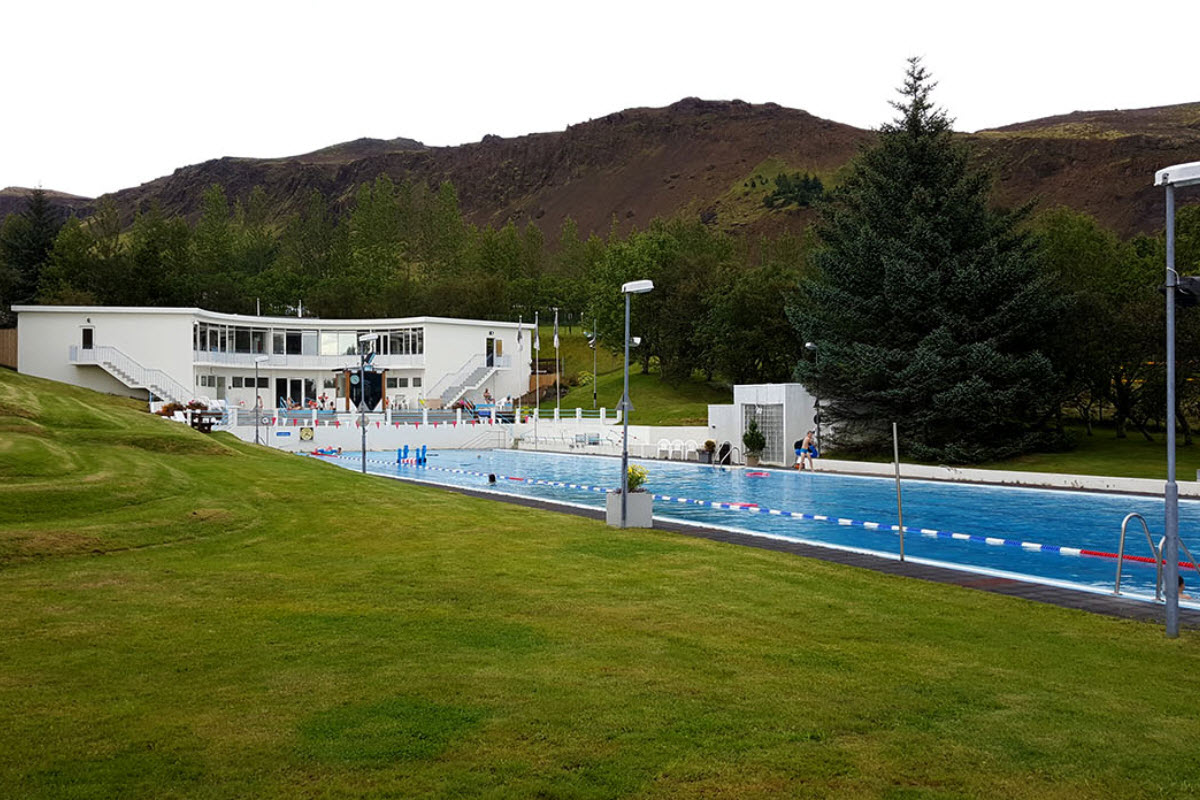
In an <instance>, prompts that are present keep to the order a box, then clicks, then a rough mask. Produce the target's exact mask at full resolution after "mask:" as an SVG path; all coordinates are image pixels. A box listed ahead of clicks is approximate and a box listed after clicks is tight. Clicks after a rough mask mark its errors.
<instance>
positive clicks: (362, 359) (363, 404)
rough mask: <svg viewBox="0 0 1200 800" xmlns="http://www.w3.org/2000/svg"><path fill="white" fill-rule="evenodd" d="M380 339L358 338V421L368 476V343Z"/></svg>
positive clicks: (374, 337)
mask: <svg viewBox="0 0 1200 800" xmlns="http://www.w3.org/2000/svg"><path fill="white" fill-rule="evenodd" d="M378 338H379V334H378V333H364V334H363V335H362V336H359V337H358V419H359V425H361V426H362V472H363V475H366V474H367V343H368V342H374V341H375V340H376V339H378Z"/></svg>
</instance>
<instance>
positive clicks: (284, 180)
mask: <svg viewBox="0 0 1200 800" xmlns="http://www.w3.org/2000/svg"><path fill="white" fill-rule="evenodd" d="M962 135H963V136H964V137H966V138H967V139H968V140H970V141H971V142H972V144H974V145H975V147H976V152H977V157H978V159H979V160H980V162H981V164H982V165H983V166H985V167H987V168H988V169H990V170H991V171H992V172H993V173H994V175H995V177H996V190H995V196H996V199H997V201H998V202H999V203H1001V204H1004V205H1017V204H1020V203H1023V202H1025V201H1027V200H1029V199H1031V198H1038V200H1039V202H1040V204H1041V205H1043V206H1047V205H1056V204H1065V205H1068V206H1071V207H1074V208H1078V209H1081V210H1084V211H1088V212H1089V213H1092V214H1094V215H1095V216H1096V217H1098V218H1099V219H1100V220H1101V221H1102V222H1103V223H1104V224H1106V225H1108V226H1110V227H1112V228H1113V229H1114V230H1116V231H1118V232H1119V233H1121V234H1123V235H1128V234H1131V233H1135V232H1139V231H1150V230H1153V229H1155V228H1158V227H1161V225H1162V217H1163V197H1162V191H1161V190H1156V189H1154V188H1153V187H1152V186H1151V180H1152V177H1153V174H1154V171H1155V170H1156V169H1159V168H1161V167H1163V166H1166V165H1169V164H1174V163H1179V162H1183V161H1194V160H1200V103H1194V104H1187V105H1179V106H1167V107H1163V108H1150V109H1141V110H1136V111H1106V112H1075V113H1072V114H1068V115H1065V116H1059V117H1050V118H1047V119H1042V120H1034V121H1031V122H1024V123H1019V124H1015V125H1010V126H1006V127H1003V128H996V129H994V130H986V131H979V132H976V133H973V134H962ZM873 136H874V134H873V133H872V132H871V131H867V130H862V129H859V128H855V127H852V126H849V125H843V124H841V123H837V122H832V121H830V120H825V119H821V118H818V117H815V116H813V115H811V114H808V113H807V112H804V111H800V110H796V109H788V108H783V107H781V106H778V105H775V104H773V103H766V104H760V105H752V104H749V103H744V102H741V101H738V100H733V101H705V100H698V99H695V98H687V99H684V100H681V101H680V102H678V103H675V104H673V105H670V106H668V107H666V108H635V109H629V110H626V111H620V112H617V113H614V114H610V115H608V116H606V117H602V118H600V119H595V120H589V121H588V122H584V123H580V124H578V125H572V126H570V127H568V128H567V130H565V131H561V132H554V133H535V134H530V135H527V136H520V137H515V138H509V139H505V138H500V137H497V136H486V137H484V139H483V140H482V141H480V142H476V143H472V144H464V145H459V146H456V147H427V146H425V145H423V144H421V143H420V142H417V141H414V140H411V139H392V140H386V141H385V140H379V139H358V140H355V141H352V142H347V143H344V144H339V145H334V146H332V147H327V148H324V149H321V150H317V151H315V152H312V153H307V154H305V155H299V156H292V157H287V158H276V159H249V158H220V159H215V160H212V161H207V162H204V163H202V164H196V165H193V166H188V167H181V168H180V169H177V170H176V171H175V172H174V173H172V174H171V175H167V176H164V177H162V178H158V179H156V180H154V181H150V182H149V183H146V184H143V185H141V186H138V187H134V188H130V189H124V190H122V191H119V192H116V193H114V195H113V198H114V199H115V200H116V202H117V203H118V205H119V207H120V208H121V209H122V212H123V213H124V214H125V215H126V216H127V217H128V218H130V219H131V218H132V215H133V213H134V211H135V210H136V209H138V208H142V207H145V206H146V205H147V204H148V203H150V202H151V201H152V200H157V201H158V202H159V203H160V204H161V205H162V207H163V208H164V210H165V211H167V212H168V213H179V214H184V215H188V216H194V215H195V214H196V213H197V211H198V209H199V206H200V198H201V195H202V193H203V192H204V190H205V189H206V188H207V187H209V186H210V185H212V184H213V183H220V184H222V185H224V186H225V188H226V190H227V192H228V193H229V195H230V196H231V197H245V196H246V195H247V194H248V193H249V192H250V191H251V189H252V188H253V187H254V186H256V185H261V186H262V187H263V188H264V189H265V190H266V192H267V195H268V197H269V198H270V199H271V202H272V203H273V207H274V210H275V214H276V215H277V216H278V217H279V218H280V219H282V218H283V217H285V216H286V215H287V214H289V213H291V212H292V211H295V210H297V209H299V208H300V207H301V205H302V204H303V202H304V201H305V199H306V198H307V196H308V195H309V193H310V192H311V191H312V190H314V189H317V190H320V191H321V192H324V193H325V194H326V195H327V196H329V197H331V198H333V199H334V200H335V202H337V203H340V204H346V203H348V202H349V201H350V199H351V198H352V196H353V193H354V191H355V189H356V187H357V186H358V185H359V184H361V183H362V182H364V181H369V180H372V179H374V178H375V177H376V176H377V175H379V174H380V173H386V174H388V175H390V176H391V177H392V178H393V179H395V180H397V181H400V180H406V179H407V180H414V181H425V182H427V183H429V184H431V185H436V184H438V183H440V182H442V181H444V180H449V181H452V182H453V183H454V185H455V187H456V188H457V190H458V193H459V198H460V203H461V207H462V210H463V212H464V213H465V214H466V215H467V217H468V218H469V219H470V220H471V221H473V222H475V223H476V224H480V225H485V224H491V225H503V224H505V223H506V222H508V221H510V220H512V221H514V222H516V223H517V224H518V225H522V224H524V223H525V222H527V221H530V220H532V221H535V222H537V224H538V225H539V226H541V227H542V228H543V230H544V231H545V232H546V233H547V234H551V235H552V234H553V232H554V231H556V230H557V229H558V227H559V226H560V225H561V224H562V221H563V220H564V219H565V218H567V217H568V216H569V217H571V218H573V219H574V220H575V221H576V222H577V223H578V225H579V228H580V230H581V231H582V232H584V233H587V232H592V231H594V232H597V233H601V234H604V233H606V232H607V231H608V230H609V229H610V228H611V227H612V226H613V225H614V224H615V225H616V226H617V227H618V229H619V230H621V231H625V230H628V229H629V228H631V227H633V226H644V225H645V224H647V223H648V222H649V221H650V220H651V219H653V218H654V217H656V216H665V215H672V214H681V213H682V214H687V215H695V216H698V217H699V218H701V219H704V220H705V221H707V222H711V223H713V224H716V225H720V226H722V227H724V228H727V229H730V230H737V231H745V232H749V233H759V232H776V231H779V230H784V229H797V228H799V227H801V226H803V225H804V223H805V222H806V220H807V219H808V218H809V215H810V212H807V211H796V210H794V209H793V210H790V211H781V210H774V211H772V210H769V209H767V208H766V207H765V206H764V205H763V202H762V200H763V196H764V195H765V194H767V193H768V192H769V191H770V189H769V188H767V187H768V186H769V185H770V182H771V181H772V180H773V179H774V177H775V176H776V175H778V174H779V173H780V172H789V173H790V172H809V173H812V174H815V175H817V176H819V177H821V178H822V180H824V181H825V182H826V183H828V182H829V181H831V180H836V179H837V171H838V170H839V169H840V168H841V167H843V166H844V165H845V164H846V163H847V162H848V161H849V160H850V159H851V158H852V157H853V156H854V154H855V152H857V150H858V149H859V148H860V147H861V146H863V145H864V144H867V143H869V142H870V141H871V140H872V138H873ZM1187 199H1188V198H1183V197H1181V200H1184V201H1186V200H1187ZM76 200H78V201H80V202H81V203H82V204H83V205H81V206H80V208H81V209H82V208H86V207H87V206H86V203H87V202H88V201H87V200H86V198H76ZM0 213H3V207H2V206H0ZM78 213H83V212H82V211H80V212H78Z"/></svg>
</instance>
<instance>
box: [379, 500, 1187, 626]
mask: <svg viewBox="0 0 1200 800" xmlns="http://www.w3.org/2000/svg"><path fill="white" fill-rule="evenodd" d="M400 480H403V479H402V478H401V479H400ZM444 488H446V489H447V490H449V491H452V492H458V493H459V494H465V495H470V496H472V497H481V498H484V499H487V500H493V501H500V502H505V503H510V504H512V505H518V506H524V507H526V508H538V509H542V510H546V511H554V512H557V513H560V514H572V515H575V516H580V517H588V518H591V519H599V520H603V519H604V510H603V509H591V508H582V507H577V506H565V505H560V504H558V503H547V502H544V501H541V500H535V499H532V498H526V497H515V496H512V495H501V494H498V493H495V492H480V491H475V490H472V489H467V488H463V487H455V486H446V487H444ZM654 529H655V530H665V531H671V532H673V533H678V534H681V535H683V536H693V537H696V538H699V539H708V540H710V541H714V542H724V543H725V544H732V545H737V546H739V547H754V548H757V549H759V550H773V551H775V552H778V553H790V554H792V555H796V556H801V557H804V558H813V559H817V560H818V561H827V562H831V563H834V564H844V565H846V566H849V567H858V568H860V569H869V570H872V571H874V572H879V573H883V574H885V575H899V576H902V577H905V578H915V579H917V580H923V581H932V582H934V583H945V584H950V585H952V586H961V587H963V588H965V589H974V590H976V591H981V592H990V593H992V594H1002V595H1006V596H1008V597H1018V598H1021V599H1022V600H1029V601H1032V602H1035V603H1047V604H1049V605H1055V606H1059V607H1061V608H1073V609H1076V610H1079V611H1088V612H1091V613H1093V614H1103V615H1105V616H1109V617H1120V618H1122V619H1131V620H1138V621H1141V622H1152V623H1156V624H1159V625H1162V624H1164V614H1165V611H1164V608H1163V605H1162V604H1161V603H1150V602H1146V601H1144V600H1134V599H1130V598H1127V597H1118V596H1116V595H1109V594H1099V593H1094V592H1085V591H1078V590H1074V589H1065V588H1061V587H1058V586H1047V585H1045V584H1040V583H1033V582H1030V581H1019V580H1013V579H1011V578H1003V577H995V576H990V575H981V574H978V573H973V572H964V571H962V570H955V569H946V568H944V567H936V566H930V565H927V564H916V563H913V562H911V561H899V560H896V559H892V558H883V557H881V556H873V555H869V554H866V553H854V552H849V551H845V550H837V549H834V548H830V547H820V546H817V545H812V544H806V543H804V542H793V541H787V540H784V539H772V538H768V537H765V536H751V535H749V534H744V533H736V532H733V531H726V530H722V529H719V528H707V527H701V526H696V525H683V524H680V523H676V522H671V521H667V520H662V519H655V520H654ZM1179 624H1180V627H1181V628H1187V629H1191V630H1200V611H1198V610H1194V609H1190V608H1180V609H1179Z"/></svg>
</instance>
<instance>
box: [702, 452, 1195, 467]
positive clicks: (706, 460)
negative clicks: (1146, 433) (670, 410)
mask: <svg viewBox="0 0 1200 800" xmlns="http://www.w3.org/2000/svg"><path fill="white" fill-rule="evenodd" d="M712 459H713V454H712V453H710V452H708V451H707V450H697V451H696V460H697V461H699V462H700V463H701V464H711V463H712ZM1198 472H1200V470H1198Z"/></svg>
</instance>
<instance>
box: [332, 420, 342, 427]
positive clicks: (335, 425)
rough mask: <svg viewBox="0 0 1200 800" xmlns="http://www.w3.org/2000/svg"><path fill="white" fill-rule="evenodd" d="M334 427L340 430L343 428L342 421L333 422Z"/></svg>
mask: <svg viewBox="0 0 1200 800" xmlns="http://www.w3.org/2000/svg"><path fill="white" fill-rule="evenodd" d="M333 427H335V428H340V427H342V421H341V420H340V419H335V420H334V421H333Z"/></svg>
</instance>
